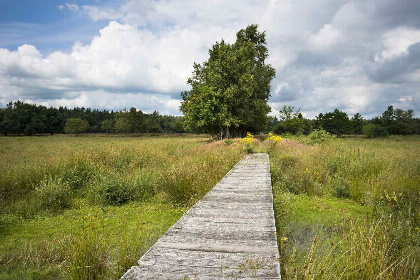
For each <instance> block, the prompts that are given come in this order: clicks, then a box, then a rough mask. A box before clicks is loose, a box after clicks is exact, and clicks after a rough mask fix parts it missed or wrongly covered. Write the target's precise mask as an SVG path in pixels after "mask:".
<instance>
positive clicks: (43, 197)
mask: <svg viewBox="0 0 420 280" xmlns="http://www.w3.org/2000/svg"><path fill="white" fill-rule="evenodd" d="M35 196H36V197H37V198H38V199H39V201H40V203H41V205H42V206H43V207H45V208H47V209H51V210H61V209H63V208H67V207H69V206H70V204H71V188H70V186H69V185H68V184H67V183H66V182H64V181H63V180H62V179H61V178H53V177H52V176H47V177H46V178H45V179H44V180H43V181H41V182H40V184H39V186H38V187H36V188H35Z"/></svg>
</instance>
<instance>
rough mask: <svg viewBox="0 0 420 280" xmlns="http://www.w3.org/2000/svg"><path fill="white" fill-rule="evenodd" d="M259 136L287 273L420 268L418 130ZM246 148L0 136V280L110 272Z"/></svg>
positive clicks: (405, 275)
mask: <svg viewBox="0 0 420 280" xmlns="http://www.w3.org/2000/svg"><path fill="white" fill-rule="evenodd" d="M257 138H258V140H255V139H254V141H253V142H252V143H253V144H252V147H250V146H249V145H248V144H246V145H248V147H245V148H246V149H248V150H249V149H250V148H252V149H253V150H254V151H256V152H259V151H262V152H265V151H269V153H270V162H271V170H272V180H273V191H274V207H275V215H276V225H277V231H278V242H279V251H280V255H281V259H280V261H281V269H282V277H283V279H336V278H338V279H341V278H342V279H375V278H377V279H418V277H420V269H419V267H420V259H419V256H420V159H419V158H418V156H417V155H419V154H420V138H419V137H390V138H386V139H365V138H344V139H332V140H331V141H328V142H326V143H319V144H314V143H317V142H318V141H316V139H315V140H314V139H313V138H310V137H308V138H294V139H284V140H283V144H282V145H281V146H277V147H275V148H270V147H269V144H268V141H263V140H264V138H265V137H263V136H260V137H257ZM237 142H239V141H238V140H237V141H236V143H237ZM244 154H245V151H244V147H243V146H238V145H235V141H213V142H212V141H209V140H208V138H206V137H204V136H191V135H187V136H168V135H162V136H158V135H156V136H151V135H149V136H137V137H134V136H122V135H120V136H118V135H80V136H66V135H56V136H52V137H50V136H48V137H47V136H45V137H2V138H0V155H1V157H2V161H1V163H0V171H1V175H0V209H1V213H0V267H1V269H0V279H57V278H58V279H117V278H118V277H120V276H121V275H122V274H123V273H124V272H125V271H126V269H127V268H129V267H130V266H131V265H135V263H136V261H137V259H139V257H140V256H141V254H142V253H144V252H145V250H147V249H148V248H149V246H151V245H152V244H153V243H154V241H156V240H157V238H159V237H160V236H161V235H162V234H163V233H164V232H165V231H166V230H167V229H168V228H169V227H170V226H171V225H172V224H173V223H175V222H176V221H177V220H178V219H179V218H180V217H181V216H182V215H183V213H185V211H186V210H187V209H188V208H189V207H190V206H191V205H193V204H194V203H195V202H196V201H197V200H198V199H200V198H201V197H202V196H203V195H204V194H205V193H206V192H207V191H208V190H209V189H211V188H212V187H213V186H214V185H215V184H216V183H217V181H218V180H220V179H221V178H222V177H223V176H224V175H225V174H226V172H227V171H228V170H229V169H231V168H232V167H233V165H234V164H236V162H237V161H238V160H239V159H241V158H242V157H243V155H244Z"/></svg>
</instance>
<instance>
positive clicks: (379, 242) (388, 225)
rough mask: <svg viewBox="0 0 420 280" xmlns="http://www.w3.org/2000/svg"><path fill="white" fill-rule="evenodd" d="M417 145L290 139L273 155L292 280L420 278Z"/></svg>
mask: <svg viewBox="0 0 420 280" xmlns="http://www.w3.org/2000/svg"><path fill="white" fill-rule="evenodd" d="M419 140H420V139H419V138H418V137H407V138H401V137H391V138H390V139H388V140H383V139H380V140H368V139H358V138H348V139H334V141H328V142H326V143H320V144H313V143H311V145H307V144H305V143H306V142H305V141H298V140H297V139H286V140H285V141H284V144H283V145H282V146H281V147H279V148H277V149H275V151H272V152H271V153H270V160H271V171H272V179H273V190H274V195H275V205H274V206H275V212H276V218H277V219H276V222H277V226H278V236H279V243H280V244H281V246H280V252H281V262H282V269H283V271H282V273H283V276H284V277H285V278H286V279H336V278H339V279H417V278H418V277H420V269H419V267H420V258H419V257H418V256H419V255H420V241H419V240H420V230H418V229H419V228H420V187H419V186H420V172H419V169H418V166H419V164H420V160H419V159H418V158H416V157H413V153H415V154H419V152H420V141H419ZM314 201H321V202H319V203H320V204H321V206H320V207H319V208H318V207H315V208H314V204H313V202H314ZM340 201H343V202H345V203H347V202H346V201H353V203H356V204H355V205H356V206H355V207H356V208H354V206H352V207H351V208H348V207H347V206H346V205H347V204H348V203H347V204H340ZM337 205H339V206H337ZM352 205H353V204H352ZM357 205H359V206H357ZM366 207H367V209H371V210H370V211H369V213H370V214H366V215H365V214H362V215H360V214H359V213H358V212H357V210H355V209H358V208H360V209H365V208H366ZM314 209H316V210H314ZM331 209H334V211H336V212H339V214H341V215H342V218H341V219H340V218H339V217H336V218H335V219H332V218H331V216H334V215H335V214H333V213H332V210H331ZM313 211H315V212H313Z"/></svg>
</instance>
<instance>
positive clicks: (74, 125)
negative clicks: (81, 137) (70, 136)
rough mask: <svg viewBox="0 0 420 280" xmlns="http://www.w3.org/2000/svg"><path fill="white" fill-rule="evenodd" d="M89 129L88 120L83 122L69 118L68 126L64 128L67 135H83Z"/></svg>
mask: <svg viewBox="0 0 420 280" xmlns="http://www.w3.org/2000/svg"><path fill="white" fill-rule="evenodd" d="M88 128H89V123H88V122H87V120H82V119H79V118H69V119H67V121H66V126H65V127H64V132H65V133H76V134H79V133H82V132H85V131H86V130H87V129H88Z"/></svg>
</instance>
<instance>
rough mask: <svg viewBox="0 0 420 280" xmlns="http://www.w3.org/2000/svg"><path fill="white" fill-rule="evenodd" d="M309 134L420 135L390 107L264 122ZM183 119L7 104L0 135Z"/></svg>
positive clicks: (159, 124) (142, 126)
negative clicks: (366, 113) (369, 113)
mask: <svg viewBox="0 0 420 280" xmlns="http://www.w3.org/2000/svg"><path fill="white" fill-rule="evenodd" d="M314 129H324V130H326V131H327V132H329V133H332V134H334V135H336V136H337V137H340V136H341V135H344V134H347V135H348V134H365V135H366V136H368V137H383V136H388V135H412V134H420V119H418V118H414V112H413V110H406V111H404V110H401V109H394V108H393V106H389V107H388V109H387V110H385V111H384V112H383V113H382V114H381V115H380V116H377V117H375V118H373V119H370V120H366V119H363V117H362V116H361V115H360V114H359V113H357V114H355V115H354V116H352V117H351V118H349V116H348V115H347V113H345V112H343V111H340V110H338V109H335V110H334V111H333V112H327V113H320V114H319V115H318V116H317V117H316V118H315V119H313V120H311V119H306V118H304V117H303V116H302V114H301V113H300V110H295V108H294V107H291V106H284V107H283V108H282V109H281V110H280V119H278V118H277V117H272V116H268V117H267V125H266V127H265V131H261V132H275V133H277V134H285V133H288V134H293V135H308V134H310V133H311V132H312V131H313V130H314ZM183 132H186V131H185V129H184V118H183V117H181V116H166V115H160V114H159V113H158V112H156V111H155V112H153V113H151V114H147V113H143V112H142V111H141V110H137V109H136V108H134V107H132V108H131V109H130V110H122V111H117V112H114V111H107V110H102V111H100V110H97V109H90V108H84V107H82V108H72V109H71V108H67V107H59V108H53V107H50V108H47V107H45V106H38V105H34V104H28V103H24V102H21V101H16V102H14V103H12V102H10V103H9V104H7V106H6V108H1V109H0V133H2V134H4V135H6V136H7V135H8V134H26V135H34V134H44V133H50V134H54V133H183Z"/></svg>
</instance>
